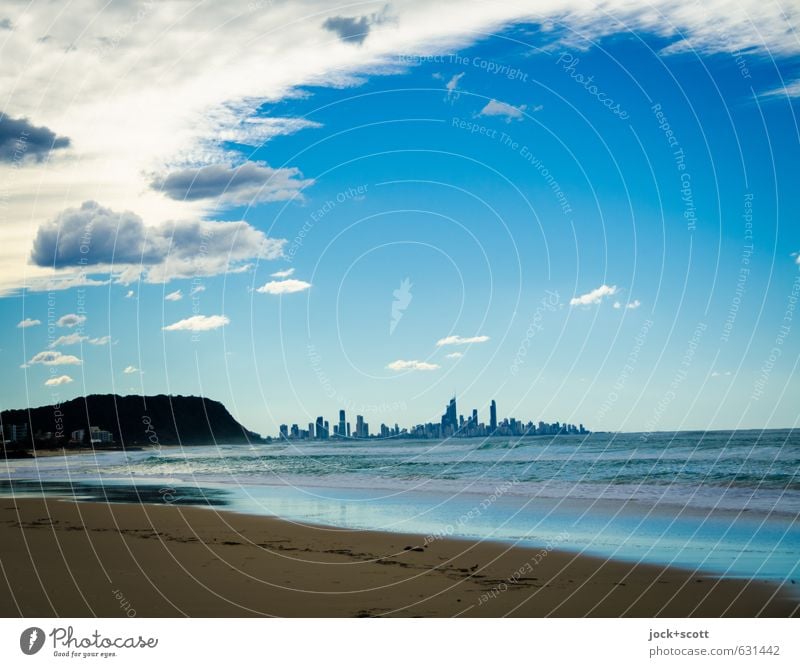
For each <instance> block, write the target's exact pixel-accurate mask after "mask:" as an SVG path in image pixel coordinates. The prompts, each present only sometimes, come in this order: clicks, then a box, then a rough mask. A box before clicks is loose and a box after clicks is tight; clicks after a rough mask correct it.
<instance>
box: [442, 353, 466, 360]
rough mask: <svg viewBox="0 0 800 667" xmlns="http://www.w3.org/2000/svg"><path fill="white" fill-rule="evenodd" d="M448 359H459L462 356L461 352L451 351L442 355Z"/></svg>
mask: <svg viewBox="0 0 800 667" xmlns="http://www.w3.org/2000/svg"><path fill="white" fill-rule="evenodd" d="M444 356H445V357H447V358H448V359H461V357H463V356H464V353H463V352H451V353H450V354H446V355H444Z"/></svg>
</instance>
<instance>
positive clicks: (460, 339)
mask: <svg viewBox="0 0 800 667" xmlns="http://www.w3.org/2000/svg"><path fill="white" fill-rule="evenodd" d="M488 340H489V336H469V337H466V338H465V337H464V336H447V337H446V338H440V339H439V340H437V341H436V347H442V346H444V345H471V344H473V343H485V342H486V341H488Z"/></svg>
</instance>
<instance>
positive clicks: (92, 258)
mask: <svg viewBox="0 0 800 667" xmlns="http://www.w3.org/2000/svg"><path fill="white" fill-rule="evenodd" d="M284 243H285V241H283V240H280V239H270V238H268V237H267V236H266V235H265V234H264V233H263V232H261V231H259V230H257V229H255V228H254V227H252V226H251V225H249V224H247V223H246V222H241V221H239V222H215V221H209V220H203V221H179V222H166V223H163V224H161V225H156V226H145V224H144V223H143V221H142V219H141V218H140V217H139V216H138V215H136V214H135V213H132V212H131V211H125V212H122V213H117V212H115V211H112V210H111V209H110V208H106V207H104V206H101V205H100V204H98V203H97V202H93V201H87V202H84V203H83V205H82V206H81V207H80V208H71V209H67V210H65V211H62V212H61V213H60V214H59V215H58V216H56V218H55V219H54V220H51V221H50V222H47V223H45V224H43V225H41V226H40V227H39V229H38V231H37V233H36V238H35V239H34V242H33V251H32V252H31V260H32V261H33V263H34V264H37V265H38V266H47V267H53V268H58V269H60V268H76V267H88V266H98V265H112V264H113V265H116V266H119V265H129V266H130V265H133V266H134V267H138V269H137V270H135V271H134V273H135V274H136V276H137V277H138V275H139V273H140V272H145V273H147V278H148V279H149V280H151V281H152V282H166V281H168V280H169V279H171V278H176V277H187V276H193V275H214V274H217V273H222V272H225V271H231V270H235V268H236V267H237V266H238V265H239V263H241V262H244V261H247V260H250V259H255V258H258V257H261V258H266V259H275V258H277V257H279V256H280V255H281V252H282V249H283V245H284ZM139 269H140V270H141V271H139ZM130 275H133V274H130Z"/></svg>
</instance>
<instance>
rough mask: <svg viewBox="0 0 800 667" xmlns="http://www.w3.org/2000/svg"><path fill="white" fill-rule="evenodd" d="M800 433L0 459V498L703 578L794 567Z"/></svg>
mask: <svg viewBox="0 0 800 667" xmlns="http://www.w3.org/2000/svg"><path fill="white" fill-rule="evenodd" d="M798 471H800V432H797V431H793V430H768V431H713V432H699V431H698V432H689V431H687V432H677V433H655V434H637V433H617V434H614V433H608V434H591V435H589V436H563V435H562V436H556V437H552V436H539V437H529V438H508V437H505V438H500V437H493V438H488V439H487V438H474V439H450V440H443V441H432V440H370V441H361V442H359V441H349V442H337V441H333V440H331V441H327V442H275V443H272V444H263V445H255V446H248V445H224V444H220V445H216V446H204V447H184V448H180V447H169V448H168V447H163V448H160V449H149V450H143V451H134V452H118V451H114V452H101V451H98V452H96V453H85V454H76V455H70V456H63V457H62V456H58V457H43V458H38V459H21V460H14V461H8V462H6V463H3V464H0V493H1V494H3V495H5V496H11V495H17V496H20V495H42V494H46V495H51V496H58V497H62V498H77V499H85V500H109V501H112V502H142V501H144V502H155V503H162V504H164V503H165V504H187V505H200V506H208V507H210V508H214V507H216V508H220V509H226V510H231V511H236V512H245V513H250V514H263V515H269V516H277V517H281V518H283V519H287V520H291V521H298V522H303V523H312V524H320V525H328V526H336V527H343V528H352V529H367V530H388V531H401V532H409V533H418V534H421V535H423V536H425V538H424V539H426V540H434V539H439V538H442V537H463V538H468V539H473V540H475V539H478V540H496V541H502V542H506V543H509V544H520V545H525V546H534V547H541V546H549V547H551V548H557V549H561V550H568V551H573V552H575V553H584V554H590V555H594V556H599V557H601V558H613V559H623V560H628V561H631V562H638V561H642V562H648V563H656V564H661V565H665V566H666V565H672V566H680V567H684V568H690V569H692V570H696V571H697V572H698V573H706V574H709V575H724V576H729V577H747V578H751V577H752V578H759V579H770V580H778V581H784V580H791V579H794V578H797V577H798V576H799V575H800V571H798V570H800V530H799V529H798V528H800V526H798V517H800V478H798Z"/></svg>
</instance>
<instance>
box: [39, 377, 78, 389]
mask: <svg viewBox="0 0 800 667" xmlns="http://www.w3.org/2000/svg"><path fill="white" fill-rule="evenodd" d="M70 382H72V378H71V377H70V376H69V375H59V376H58V377H52V378H50V379H49V380H45V382H44V383H45V385H46V386H48V387H57V386H59V385H62V384H69V383H70Z"/></svg>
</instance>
